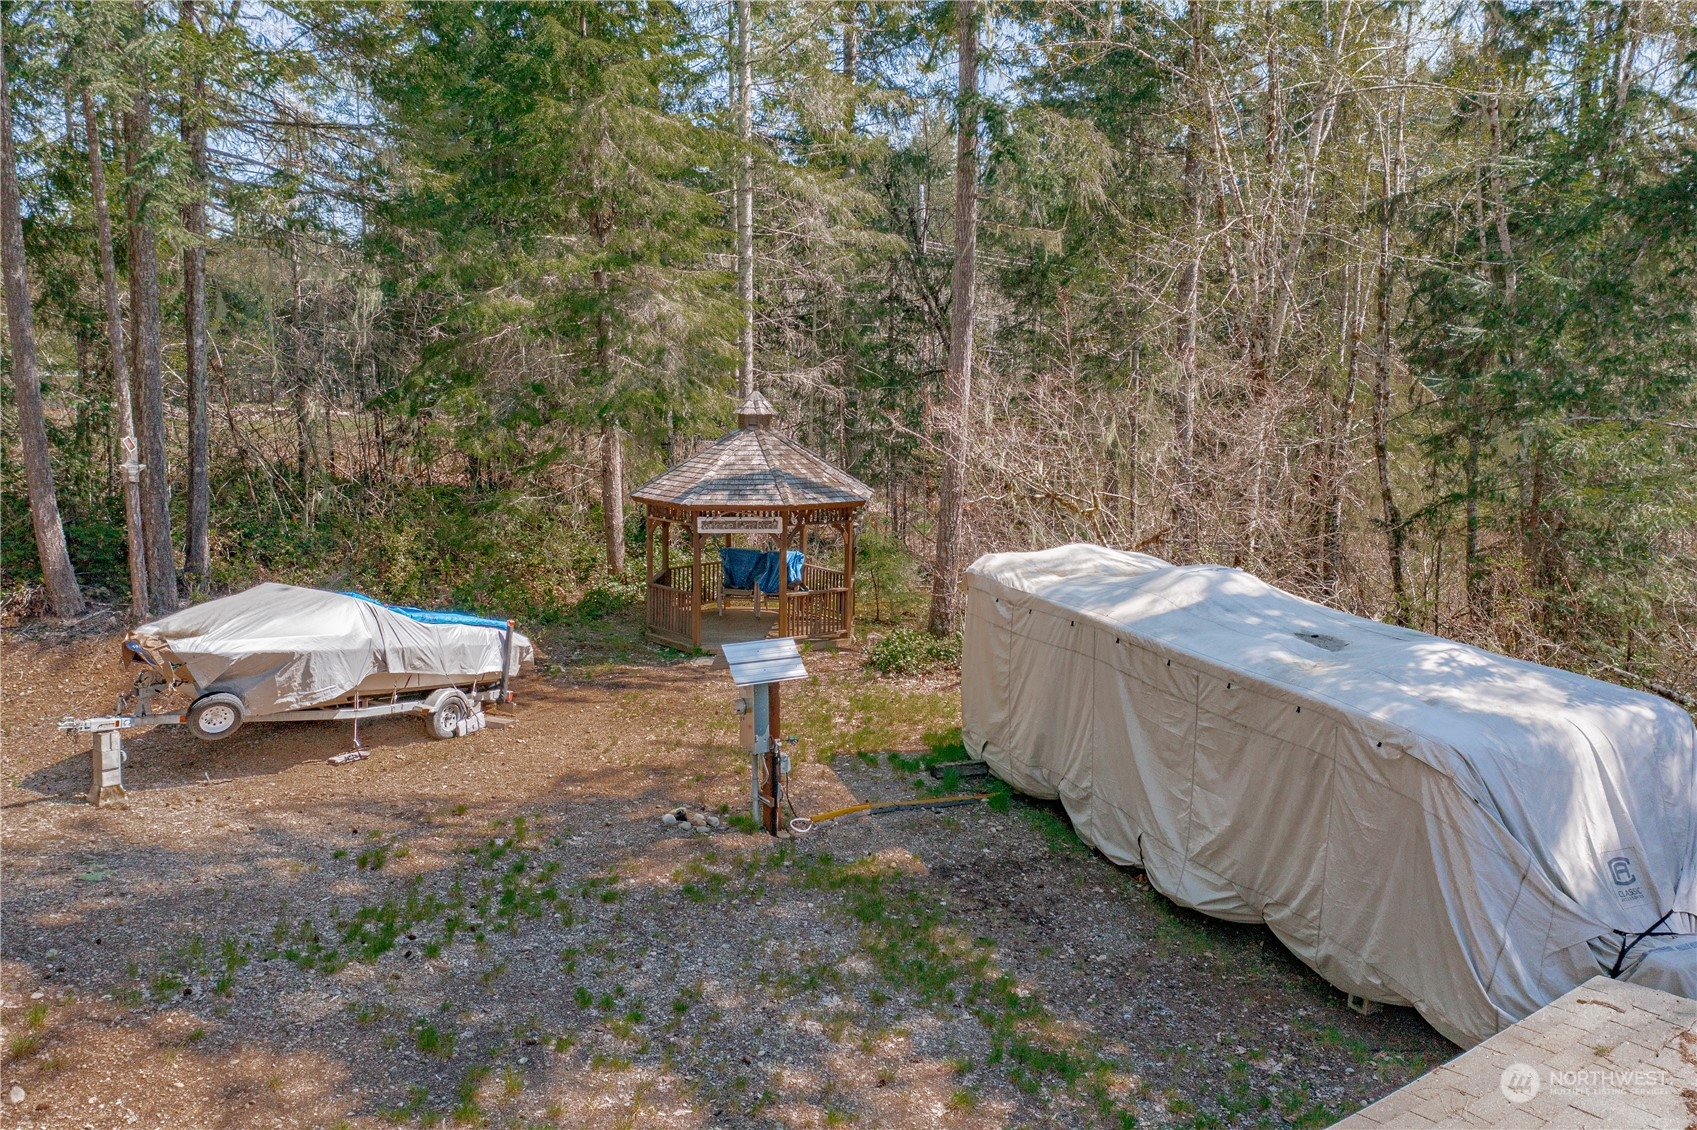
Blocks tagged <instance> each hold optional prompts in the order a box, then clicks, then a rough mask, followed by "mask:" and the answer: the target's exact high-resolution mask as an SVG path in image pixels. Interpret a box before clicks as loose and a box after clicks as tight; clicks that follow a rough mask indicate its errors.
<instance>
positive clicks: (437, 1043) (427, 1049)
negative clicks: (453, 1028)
mask: <svg viewBox="0 0 1697 1130" xmlns="http://www.w3.org/2000/svg"><path fill="white" fill-rule="evenodd" d="M413 1043H414V1045H415V1046H417V1048H418V1050H419V1051H421V1052H423V1053H424V1054H425V1055H433V1056H437V1057H438V1058H441V1059H450V1058H452V1056H453V1054H454V1034H453V1033H452V1032H449V1031H444V1030H442V1029H439V1028H437V1027H436V1025H434V1024H420V1025H418V1027H417V1029H416V1030H415V1031H414V1033H413Z"/></svg>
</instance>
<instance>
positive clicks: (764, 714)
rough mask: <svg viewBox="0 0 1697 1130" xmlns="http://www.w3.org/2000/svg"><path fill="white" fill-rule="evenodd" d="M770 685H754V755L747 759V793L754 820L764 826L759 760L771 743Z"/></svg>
mask: <svg viewBox="0 0 1697 1130" xmlns="http://www.w3.org/2000/svg"><path fill="white" fill-rule="evenodd" d="M769 689H770V687H769V686H768V685H767V684H766V683H760V684H758V685H756V686H755V687H754V755H753V757H751V758H750V759H749V763H748V764H749V795H750V797H752V798H753V801H754V822H755V823H756V824H759V825H760V826H761V827H765V825H766V821H765V819H764V818H763V816H762V814H761V811H760V762H761V759H762V758H764V757H765V756H766V751H767V750H768V749H770V748H771V745H772V733H771V714H770V709H771V703H770V699H768V697H767V694H766V692H767V691H768V690H769Z"/></svg>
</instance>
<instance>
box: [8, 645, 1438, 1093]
mask: <svg viewBox="0 0 1697 1130" xmlns="http://www.w3.org/2000/svg"><path fill="white" fill-rule="evenodd" d="M116 638H117V637H116V636H115V635H112V634H109V633H108V634H98V635H93V636H88V635H85V636H82V637H80V638H69V637H63V636H58V637H54V636H37V637H36V638H23V637H20V636H19V635H17V634H16V633H13V634H11V635H9V636H8V638H7V639H6V640H5V644H4V646H5V653H6V657H7V662H6V664H5V668H4V672H5V683H6V687H5V690H6V694H5V698H4V701H5V702H6V704H7V708H6V714H5V719H4V727H5V728H4V738H5V742H4V745H5V750H4V780H3V784H0V816H3V818H4V826H3V830H0V834H3V838H0V848H3V850H4V875H3V883H4V885H3V888H0V897H3V904H0V1022H3V1024H4V1041H5V1055H6V1062H5V1066H4V1071H3V1078H0V1123H3V1124H5V1125H8V1126H20V1127H83V1126H93V1127H108V1126H111V1127H121V1126H149V1127H151V1126H160V1127H166V1126H169V1127H201V1126H208V1127H211V1126H219V1127H222V1126H231V1127H237V1126H242V1127H245V1126H291V1127H292V1126H362V1127H363V1126H379V1125H391V1124H399V1125H431V1124H453V1123H456V1122H458V1123H467V1124H484V1125H490V1126H511V1127H529V1126H573V1127H576V1126H584V1127H599V1126H607V1127H614V1126H677V1127H693V1126H727V1127H733V1126H734V1127H743V1126H746V1127H756V1126H761V1127H764V1126H795V1127H802V1126H828V1125H842V1124H850V1123H852V1124H855V1125H861V1126H878V1127H883V1126H955V1125H958V1126H968V1125H970V1126H980V1125H1019V1126H1079V1125H1106V1126H1123V1125H1131V1124H1133V1121H1135V1123H1137V1124H1141V1125H1145V1126H1199V1127H1208V1126H1254V1125H1272V1126H1279V1125H1299V1126H1323V1125H1326V1124H1328V1123H1329V1122H1331V1121H1333V1120H1335V1119H1336V1118H1338V1117H1340V1116H1341V1115H1343V1114H1344V1113H1346V1112H1347V1111H1349V1110H1352V1109H1355V1108H1356V1107H1358V1106H1360V1105H1363V1104H1365V1103H1367V1102H1370V1101H1372V1100H1373V1099H1374V1098H1377V1097H1378V1096H1380V1095H1382V1094H1384V1093H1386V1092H1387V1091H1389V1090H1391V1089H1392V1088H1394V1087H1396V1086H1399V1085H1401V1084H1402V1083H1404V1082H1406V1081H1408V1080H1409V1079H1411V1078H1413V1077H1414V1076H1415V1075H1417V1074H1419V1073H1420V1072H1421V1071H1423V1070H1425V1069H1427V1068H1429V1067H1431V1066H1434V1065H1436V1064H1437V1063H1439V1062H1441V1061H1443V1060H1446V1059H1448V1058H1450V1057H1451V1056H1453V1055H1455V1054H1457V1051H1458V1049H1456V1048H1455V1047H1454V1046H1452V1045H1450V1044H1449V1043H1447V1042H1446V1041H1444V1040H1443V1039H1442V1038H1441V1037H1439V1036H1438V1035H1437V1034H1436V1033H1434V1032H1433V1031H1432V1030H1431V1029H1430V1028H1429V1027H1427V1026H1426V1025H1425V1024H1424V1023H1423V1022H1422V1021H1421V1020H1420V1019H1419V1018H1418V1017H1417V1016H1415V1015H1414V1013H1413V1012H1412V1011H1409V1010H1405V1009H1386V1010H1385V1011H1384V1012H1382V1013H1380V1014H1377V1015H1374V1016H1370V1017H1363V1016H1358V1015H1356V1014H1355V1013H1353V1012H1350V1011H1348V1010H1347V1009H1346V1008H1345V1007H1344V999H1343V997H1342V995H1341V994H1339V993H1337V992H1336V991H1334V990H1332V989H1331V988H1329V987H1328V986H1327V985H1325V983H1324V982H1322V981H1320V980H1319V979H1318V978H1317V977H1315V976H1314V975H1313V974H1312V973H1310V972H1309V971H1308V970H1306V969H1305V968H1303V967H1302V966H1301V965H1300V964H1299V963H1297V962H1296V961H1295V960H1294V959H1293V958H1292V957H1290V955H1289V954H1288V953H1287V952H1286V951H1285V950H1284V949H1283V948H1282V947H1280V946H1279V945H1278V944H1277V942H1276V941H1275V940H1274V939H1273V938H1272V936H1271V935H1270V934H1269V933H1268V932H1267V931H1265V930H1263V929H1260V928H1251V927H1243V926H1235V925H1230V924H1226V923H1220V922H1215V921H1212V920H1209V919H1206V918H1203V917H1201V916H1199V915H1195V914H1192V913H1190V912H1187V911H1182V910H1179V909H1177V908H1175V907H1173V906H1172V904H1170V903H1169V902H1167V901H1166V900H1165V899H1164V898H1162V897H1160V896H1159V895H1157V894H1155V893H1153V892H1152V891H1151V890H1150V889H1149V887H1148V885H1147V883H1146V882H1145V881H1144V880H1143V878H1142V876H1141V875H1140V874H1139V873H1137V872H1134V871H1129V870H1126V869H1123V868H1118V867H1115V866H1113V865H1112V864H1110V863H1108V862H1107V861H1106V860H1105V859H1103V858H1102V857H1101V856H1099V855H1096V854H1095V853H1093V852H1090V851H1088V850H1086V849H1085V848H1083V847H1082V845H1080V844H1079V843H1078V841H1077V840H1076V839H1075V838H1073V837H1072V835H1071V832H1070V830H1069V829H1068V828H1067V826H1066V824H1065V821H1064V819H1063V818H1060V817H1058V816H1057V814H1056V812H1055V810H1054V809H1052V808H1050V807H1048V806H1044V805H1038V804H1031V803H1027V802H1025V801H1023V800H1021V799H1020V798H1013V800H1012V802H1011V803H1001V804H999V805H997V806H995V807H991V806H988V805H982V804H981V805H977V806H972V807H964V808H954V809H949V810H946V811H940V812H927V811H916V812H907V813H901V814H890V815H881V816H857V817H850V818H845V819H842V820H838V821H834V822H831V823H829V824H825V825H821V826H819V827H818V828H817V829H816V830H815V831H813V832H812V833H810V834H808V835H806V836H803V837H800V838H797V839H795V840H793V841H790V840H784V841H779V842H776V843H774V842H772V841H771V840H769V839H767V838H765V837H762V836H758V835H751V834H744V833H742V832H737V831H731V830H723V831H717V832H714V833H713V834H710V835H702V834H696V833H691V832H687V831H680V830H677V829H675V828H668V827H666V826H664V825H663V824H662V822H661V819H660V817H661V814H662V813H664V812H666V811H669V810H672V809H674V808H675V807H677V806H679V805H688V806H691V807H692V808H696V809H702V810H707V811H711V812H714V813H721V812H723V813H725V814H727V815H734V814H737V813H742V812H744V811H745V809H746V805H747V790H748V777H747V772H748V770H747V761H746V759H745V757H744V755H743V754H742V753H741V752H740V751H739V750H738V749H737V747H736V745H735V742H736V727H735V719H734V717H733V715H732V713H731V710H730V704H731V698H732V694H731V688H730V681H729V679H728V677H727V676H726V675H725V673H724V672H723V671H722V670H715V669H713V668H711V667H710V666H707V665H706V664H705V662H704V661H700V660H698V661H695V662H689V661H675V660H674V661H670V662H668V661H666V660H665V659H664V658H663V656H661V655H660V654H658V653H654V652H651V651H649V650H648V649H645V648H641V647H634V648H628V649H626V656H627V661H623V662H605V661H596V662H591V661H590V660H592V659H595V656H593V655H587V653H586V650H585V649H584V648H583V647H579V646H577V645H576V644H574V643H573V641H571V640H569V639H565V638H557V639H553V640H546V641H545V643H546V644H547V645H548V646H547V650H548V651H549V653H550V654H551V655H555V656H563V657H565V659H564V662H565V664H566V665H565V666H549V667H545V668H544V673H542V674H538V675H536V676H533V677H528V678H526V679H525V680H523V681H522V682H521V684H520V685H519V687H518V688H517V689H518V692H519V695H520V704H519V705H518V706H517V707H516V708H515V710H514V711H513V720H512V721H511V722H509V723H506V724H498V725H492V726H491V727H490V728H489V729H487V730H485V731H483V732H481V733H478V734H474V735H472V736H470V737H467V738H463V739H458V740H455V741H449V742H435V741H432V740H430V739H429V738H427V737H425V736H424V734H423V730H422V727H421V726H420V725H419V724H418V722H417V721H416V720H392V721H385V722H381V723H377V724H373V725H368V726H365V727H363V728H362V730H361V737H362V738H363V739H364V742H365V744H366V746H367V747H368V748H369V749H370V750H371V757H370V759H369V760H366V761H363V762H359V763H356V764H352V765H347V766H341V767H332V766H330V765H327V764H326V762H325V759H326V758H327V757H330V756H332V755H334V754H337V753H341V752H344V751H346V750H347V749H348V748H350V746H351V740H352V733H351V729H350V728H348V727H344V726H328V725H325V726H316V725H315V726H293V727H290V726H280V725H279V726H270V727H267V726H253V727H249V728H246V729H244V730H243V731H242V732H240V733H238V734H237V735H236V736H235V737H233V738H231V739H230V740H228V741H226V742H223V743H219V744H216V745H205V744H201V743H199V742H196V741H195V740H194V739H193V738H192V737H190V736H189V735H188V734H186V733H185V732H182V731H179V730H174V729H160V730H155V731H152V732H150V733H147V734H143V735H140V736H139V737H137V738H135V739H134V740H132V741H130V742H127V743H126V745H127V747H128V748H129V750H130V755H131V760H130V762H129V765H128V766H127V768H126V773H125V778H126V784H127V785H128V788H129V794H130V796H129V801H128V803H127V805H125V806H123V807H115V808H107V809H98V810H97V809H93V808H90V807H89V806H87V805H86V804H84V803H83V802H82V798H81V797H80V796H79V794H80V792H81V791H82V790H83V789H85V788H86V787H87V779H88V768H87V765H88V759H87V755H86V752H83V751H86V749H87V739H86V738H85V739H83V744H82V745H80V746H79V747H77V749H78V751H79V752H73V750H72V746H71V743H70V741H69V739H67V738H66V736H64V735H62V734H59V733H57V732H56V731H55V730H54V729H53V724H54V723H55V722H56V721H57V720H58V719H59V718H60V717H62V716H65V715H69V714H77V715H86V714H97V713H104V712H107V711H109V710H111V708H112V700H113V696H114V695H115V693H116V692H117V691H118V690H119V689H121V687H122V684H123V681H124V676H123V672H122V671H121V669H120V667H119V665H118V663H117V661H116V655H117V647H116ZM808 663H809V667H810V669H811V670H812V671H814V672H815V677H814V678H813V679H812V680H811V681H810V682H809V683H807V684H805V685H799V686H797V687H794V688H792V689H789V690H786V693H785V698H784V717H785V719H786V725H787V726H788V727H790V728H791V729H793V730H798V731H799V732H801V733H802V734H803V735H804V744H803V746H802V748H801V751H800V756H799V758H798V766H797V769H796V772H795V775H794V781H793V796H794V797H795V804H796V808H797V810H798V811H799V812H801V813H803V814H806V813H816V812H821V811H824V810H826V809H830V808H835V807H838V806H840V805H844V804H852V803H855V802H857V801H860V800H871V799H897V798H899V799H907V798H911V797H913V796H915V795H916V792H915V780H916V778H917V779H920V780H923V781H926V782H927V783H929V778H923V777H920V776H919V775H918V774H916V772H915V771H914V770H915V766H914V759H918V758H919V757H921V756H922V755H923V753H924V752H925V751H926V749H927V744H926V736H927V734H931V735H932V738H931V744H932V745H933V746H938V747H941V746H943V745H946V743H947V740H948V739H947V734H946V731H947V729H948V727H949V726H950V725H958V714H959V697H958V690H957V688H955V687H952V686H950V685H949V684H948V682H947V680H941V681H936V680H934V681H923V680H892V679H882V678H874V677H872V676H870V675H867V674H866V673H864V672H863V671H862V670H861V668H860V664H859V658H858V656H856V655H854V654H852V653H843V654H814V655H810V656H809V657H808ZM939 734H940V735H941V736H938V735H939ZM891 751H898V756H897V757H896V758H891V757H890V756H889V753H890V752H891Z"/></svg>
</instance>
